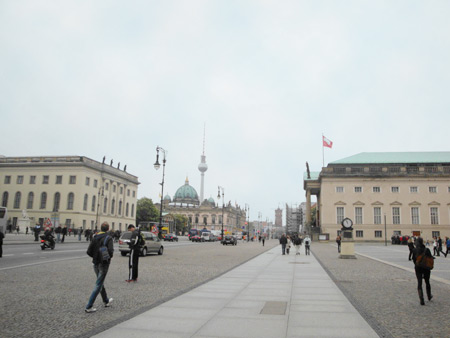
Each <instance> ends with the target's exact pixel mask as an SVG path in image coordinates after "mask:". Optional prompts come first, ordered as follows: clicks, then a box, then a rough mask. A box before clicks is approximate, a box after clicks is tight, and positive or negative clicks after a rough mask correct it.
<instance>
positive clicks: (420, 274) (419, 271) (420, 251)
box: [412, 237, 434, 305]
mask: <svg viewBox="0 0 450 338" xmlns="http://www.w3.org/2000/svg"><path fill="white" fill-rule="evenodd" d="M419 255H425V256H427V257H431V259H434V257H433V256H432V255H431V251H430V249H428V248H427V247H425V245H424V244H423V238H422V237H419V238H417V244H416V248H415V249H414V250H413V258H412V259H413V261H414V270H415V272H416V278H417V291H418V293H419V299H420V305H425V300H424V297H423V289H422V278H423V279H425V287H426V291H427V297H428V300H429V301H430V300H431V299H432V298H433V295H432V294H431V285H430V275H431V270H430V269H427V268H423V267H420V266H418V264H416V262H417V258H418V257H419Z"/></svg>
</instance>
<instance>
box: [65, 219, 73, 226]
mask: <svg viewBox="0 0 450 338" xmlns="http://www.w3.org/2000/svg"><path fill="white" fill-rule="evenodd" d="M70 224H72V220H71V219H70V218H66V223H65V225H66V226H67V227H68V228H70Z"/></svg>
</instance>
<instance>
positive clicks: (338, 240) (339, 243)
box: [336, 235, 341, 253]
mask: <svg viewBox="0 0 450 338" xmlns="http://www.w3.org/2000/svg"><path fill="white" fill-rule="evenodd" d="M336 243H337V246H338V253H341V236H340V235H338V236H337V237H336Z"/></svg>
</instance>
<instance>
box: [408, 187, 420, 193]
mask: <svg viewBox="0 0 450 338" xmlns="http://www.w3.org/2000/svg"><path fill="white" fill-rule="evenodd" d="M418 191H419V189H418V188H417V187H409V192H410V193H412V194H416V193H417V192H418Z"/></svg>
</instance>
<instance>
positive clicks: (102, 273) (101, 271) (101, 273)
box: [86, 264, 109, 309]
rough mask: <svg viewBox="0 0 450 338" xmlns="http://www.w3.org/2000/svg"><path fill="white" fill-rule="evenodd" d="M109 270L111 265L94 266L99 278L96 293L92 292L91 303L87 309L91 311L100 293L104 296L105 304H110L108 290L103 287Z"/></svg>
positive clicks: (95, 288)
mask: <svg viewBox="0 0 450 338" xmlns="http://www.w3.org/2000/svg"><path fill="white" fill-rule="evenodd" d="M108 269H109V264H94V271H95V274H96V276H97V281H96V282H95V287H94V291H92V294H91V297H90V298H89V302H88V304H87V305H86V309H89V308H91V307H92V306H93V305H94V302H95V299H96V298H97V296H98V294H99V293H100V294H101V295H102V299H103V303H108V296H107V295H106V290H105V287H104V286H103V283H104V282H105V278H106V274H107V273H108Z"/></svg>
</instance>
